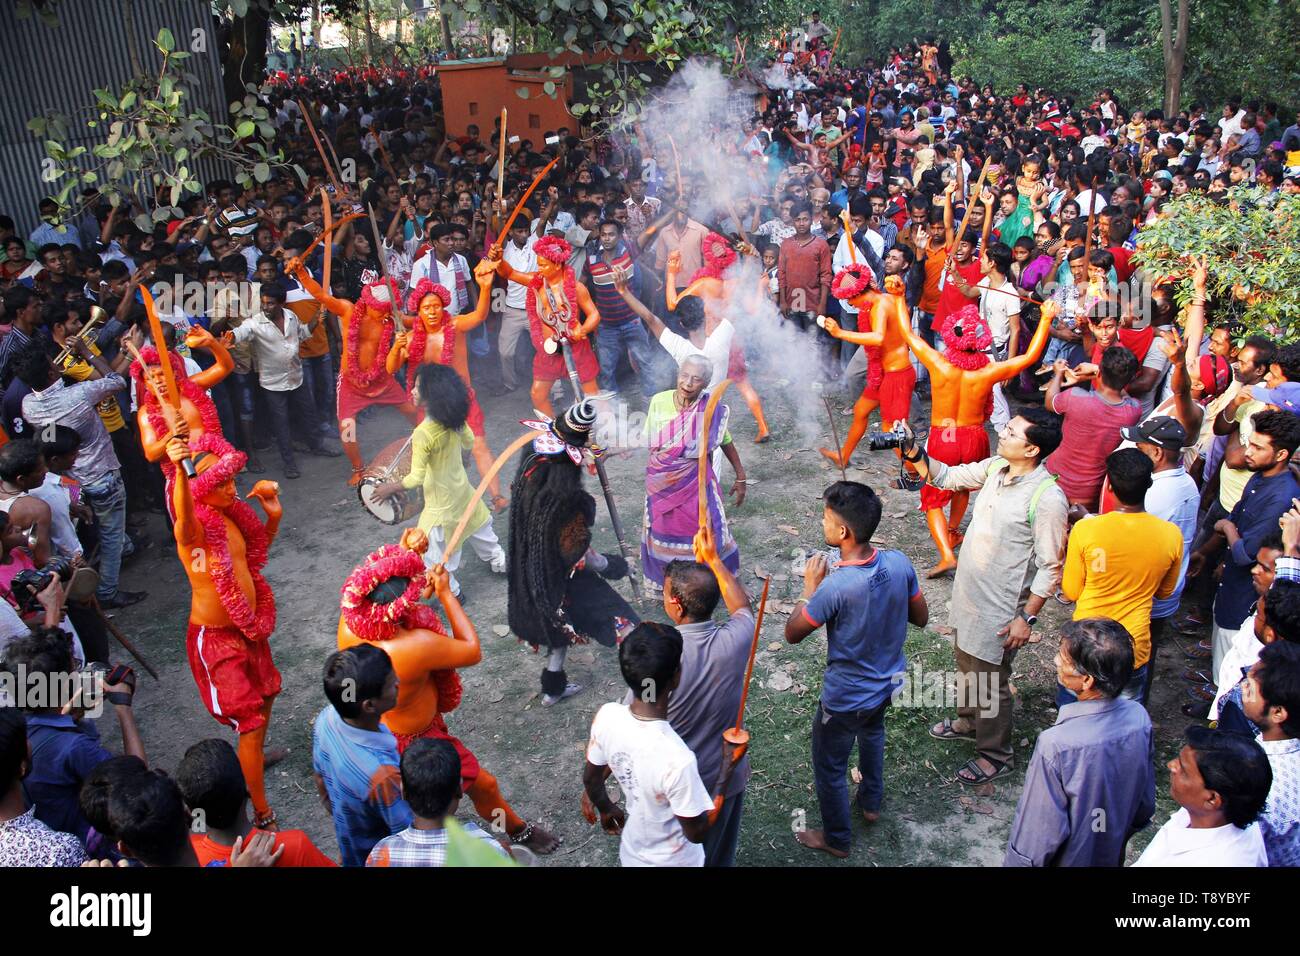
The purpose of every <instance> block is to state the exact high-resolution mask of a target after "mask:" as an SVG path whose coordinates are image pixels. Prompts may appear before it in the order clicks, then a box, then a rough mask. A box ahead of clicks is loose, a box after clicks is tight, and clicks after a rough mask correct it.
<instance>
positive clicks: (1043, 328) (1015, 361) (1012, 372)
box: [909, 300, 1061, 382]
mask: <svg viewBox="0 0 1300 956" xmlns="http://www.w3.org/2000/svg"><path fill="white" fill-rule="evenodd" d="M1060 308H1061V307H1060V305H1058V304H1057V303H1056V302H1054V301H1051V300H1049V301H1047V302H1044V303H1043V306H1042V311H1041V312H1040V314H1039V319H1038V328H1036V329H1034V337H1033V338H1031V339H1030V340H1029V347H1028V348H1027V349H1025V353H1024V354H1023V355H1016V356H1014V357H1012V358H1009V359H1007V360H1006V361H1004V362H994V363H992V364H991V365H989V366H988V370H989V372H988V374H991V375H992V376H993V378H994V379H996V380H997V381H999V382H1005V381H1006V380H1007V379H1010V378H1015V377H1016V376H1017V375H1019V374H1020V373H1021V372H1023V371H1024V370H1025V369H1027V368H1029V367H1030V366H1032V365H1033V364H1034V363H1035V362H1037V361H1038V360H1039V358H1040V357H1041V356H1042V354H1043V350H1044V349H1046V348H1047V340H1048V339H1049V338H1051V337H1052V320H1053V319H1054V318H1056V314H1057V312H1059V311H1060ZM909 344H910V343H909Z"/></svg>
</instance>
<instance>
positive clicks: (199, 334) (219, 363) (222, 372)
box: [185, 325, 235, 391]
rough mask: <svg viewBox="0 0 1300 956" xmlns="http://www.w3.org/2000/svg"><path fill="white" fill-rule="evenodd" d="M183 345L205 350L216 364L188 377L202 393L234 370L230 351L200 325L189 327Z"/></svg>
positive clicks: (233, 361)
mask: <svg viewBox="0 0 1300 956" xmlns="http://www.w3.org/2000/svg"><path fill="white" fill-rule="evenodd" d="M185 344H186V345H188V346H189V347H190V348H191V349H207V350H208V351H209V352H211V353H212V357H213V358H214V359H216V362H215V363H214V364H212V365H210V366H208V367H207V368H205V369H203V370H202V371H199V372H196V373H195V374H193V375H191V376H190V381H191V382H193V383H194V384H195V385H197V386H198V387H199V388H201V389H203V390H204V391H206V390H208V389H210V388H212V386H214V385H216V384H217V383H218V382H220V381H221V380H222V379H224V378H225V377H226V376H227V375H229V374H230V373H231V372H233V371H234V370H235V360H234V359H232V358H231V357H230V351H229V349H227V348H226V347H225V346H224V345H222V344H221V342H220V341H219V340H218V339H217V338H216V336H214V335H213V334H212V333H211V332H209V331H208V330H207V329H205V328H204V327H203V326H201V325H192V326H190V330H189V332H187V333H186V335H185Z"/></svg>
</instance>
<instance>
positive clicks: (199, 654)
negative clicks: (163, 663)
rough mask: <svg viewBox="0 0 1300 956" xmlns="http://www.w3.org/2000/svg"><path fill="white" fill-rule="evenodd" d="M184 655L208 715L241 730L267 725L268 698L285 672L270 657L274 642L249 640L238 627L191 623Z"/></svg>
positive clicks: (277, 687) (238, 732) (276, 690)
mask: <svg viewBox="0 0 1300 956" xmlns="http://www.w3.org/2000/svg"><path fill="white" fill-rule="evenodd" d="M185 653H186V656H187V657H188V658H189V660H190V672H191V673H192V674H193V675H194V683H195V684H197V685H198V688H199V696H200V697H202V698H203V706H204V707H206V708H207V709H208V713H210V714H211V715H212V716H213V717H215V718H216V719H217V720H218V721H220V722H221V723H223V724H225V725H226V726H228V727H233V728H234V730H235V733H237V734H246V733H248V732H249V731H250V730H256V729H257V728H258V727H261V726H262V725H263V724H264V723H266V718H265V717H264V716H263V714H262V707H263V706H264V704H265V703H266V699H267V698H268V697H274V696H275V695H276V694H278V693H280V672H279V671H278V670H276V668H275V664H274V663H273V662H272V660H271V644H270V642H269V641H250V640H249V639H248V638H247V637H245V636H244V633H243V632H242V631H240V630H239V629H238V628H235V627H212V626H204V625H201V624H195V623H193V622H192V621H191V622H190V625H189V629H188V630H187V631H186V633H185Z"/></svg>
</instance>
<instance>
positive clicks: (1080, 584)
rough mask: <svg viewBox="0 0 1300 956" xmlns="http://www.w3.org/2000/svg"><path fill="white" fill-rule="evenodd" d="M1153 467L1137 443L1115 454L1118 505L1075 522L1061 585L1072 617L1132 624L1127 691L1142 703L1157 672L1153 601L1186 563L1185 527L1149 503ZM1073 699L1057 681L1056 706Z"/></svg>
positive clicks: (1111, 462)
mask: <svg viewBox="0 0 1300 956" xmlns="http://www.w3.org/2000/svg"><path fill="white" fill-rule="evenodd" d="M1151 470H1152V464H1151V459H1149V458H1148V457H1147V456H1146V455H1144V454H1143V453H1142V452H1140V451H1139V450H1138V449H1136V448H1124V449H1120V450H1119V451H1116V452H1113V453H1111V455H1110V456H1109V457H1108V458H1107V459H1106V474H1107V476H1108V477H1109V479H1110V487H1111V491H1112V492H1113V493H1114V495H1115V498H1116V500H1117V502H1118V505H1117V507H1116V508H1115V510H1114V511H1111V512H1108V513H1107V514H1104V515H1093V516H1091V517H1088V518H1084V519H1083V520H1082V521H1080V522H1079V523H1078V524H1076V525H1075V526H1074V529H1073V530H1072V531H1071V532H1070V541H1069V544H1068V545H1067V546H1066V551H1065V567H1064V569H1063V573H1062V578H1061V591H1062V592H1063V593H1064V594H1065V596H1066V597H1067V598H1069V599H1070V600H1071V601H1074V602H1075V606H1074V620H1076V621H1080V620H1084V619H1085V618H1095V617H1104V618H1110V619H1111V620H1113V621H1118V622H1119V623H1120V624H1122V625H1124V627H1125V628H1127V629H1128V632H1129V635H1130V636H1131V637H1132V638H1133V677H1132V679H1131V680H1130V681H1129V683H1128V686H1127V687H1125V688H1124V691H1123V693H1122V694H1121V696H1123V697H1128V698H1131V699H1133V700H1136V701H1138V702H1139V703H1141V704H1142V705H1143V706H1145V705H1146V698H1147V691H1148V690H1149V688H1150V686H1151V674H1152V671H1153V666H1152V664H1151V656H1152V654H1151V604H1152V602H1153V601H1154V599H1155V598H1157V597H1160V598H1167V597H1169V596H1170V595H1171V594H1173V593H1174V589H1175V588H1176V587H1177V586H1178V576H1179V573H1180V572H1181V570H1182V563H1183V536H1182V532H1180V531H1179V530H1178V528H1177V527H1176V526H1175V525H1173V524H1171V523H1170V522H1168V521H1165V520H1164V519H1163V518H1157V517H1156V516H1155V515H1152V514H1148V513H1147V512H1146V511H1145V509H1144V507H1143V501H1144V499H1145V498H1146V493H1147V489H1148V488H1150V487H1151ZM1074 699H1075V698H1074V695H1073V694H1071V693H1070V692H1069V691H1068V690H1066V689H1065V688H1064V687H1062V686H1061V685H1059V684H1058V685H1057V689H1056V703H1057V706H1058V707H1061V706H1064V705H1065V704H1068V703H1072V702H1073V701H1074Z"/></svg>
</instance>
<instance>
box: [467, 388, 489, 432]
mask: <svg viewBox="0 0 1300 956" xmlns="http://www.w3.org/2000/svg"><path fill="white" fill-rule="evenodd" d="M465 421H466V422H467V423H468V424H469V430H470V431H471V432H473V433H474V434H475V435H476V436H477V437H479V438H486V437H487V432H485V431H484V430H483V408H482V407H481V406H480V405H479V403H478V396H477V395H475V394H474V389H472V388H471V389H470V390H469V416H468V417H467V418H466V419H465Z"/></svg>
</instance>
